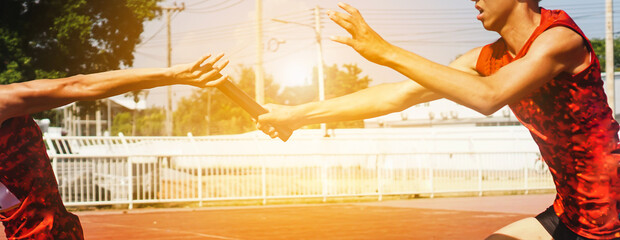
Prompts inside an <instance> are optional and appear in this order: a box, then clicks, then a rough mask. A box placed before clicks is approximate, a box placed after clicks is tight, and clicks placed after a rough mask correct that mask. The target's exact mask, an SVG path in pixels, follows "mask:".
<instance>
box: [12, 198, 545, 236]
mask: <svg viewBox="0 0 620 240" xmlns="http://www.w3.org/2000/svg"><path fill="white" fill-rule="evenodd" d="M553 198H554V195H551V194H544V195H527V196H494V197H468V198H436V199H414V200H396V201H383V202H366V203H343V204H312V205H278V206H254V207H217V208H199V209H150V210H140V209H138V210H130V211H122V210H116V211H97V212H78V213H76V214H77V215H78V216H80V219H81V221H82V225H83V227H84V235H85V238H86V239H91V240H94V239H106V240H107V239H154V240H157V239H184V240H185V239H225V240H228V239H467V240H469V239H484V237H486V236H487V235H488V234H490V233H492V232H493V231H495V230H497V229H498V228H500V227H502V226H504V225H506V224H508V223H511V222H513V221H516V220H519V219H521V218H524V217H529V216H534V215H536V214H538V213H539V212H541V211H543V210H544V209H545V208H547V207H548V206H550V205H551V203H552V201H553ZM0 229H2V227H0ZM2 230H3V229H2ZM0 239H2V240H4V239H5V238H4V236H0Z"/></svg>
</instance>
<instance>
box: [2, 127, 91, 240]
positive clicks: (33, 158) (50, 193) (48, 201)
mask: <svg viewBox="0 0 620 240" xmlns="http://www.w3.org/2000/svg"><path fill="white" fill-rule="evenodd" d="M0 149H1V152H0V176H1V177H0V182H1V183H2V185H3V186H5V187H6V190H5V191H0V199H8V197H9V196H14V197H15V198H16V199H17V200H18V201H13V202H12V203H10V204H6V205H3V203H8V202H0V221H2V223H3V224H4V228H5V229H4V231H5V233H6V235H7V237H8V238H9V239H83V238H84V237H83V234H82V227H81V225H80V221H79V220H78V218H77V216H75V215H73V214H71V213H69V212H67V210H66V209H65V207H64V205H63V204H62V200H61V199H60V195H59V194H58V185H57V183H56V178H55V177H54V172H53V171H52V166H51V165H50V160H49V158H48V156H47V153H46V150H45V145H44V143H43V139H42V138H41V131H40V130H39V127H38V126H37V125H36V123H35V122H34V121H33V120H32V118H30V117H29V116H22V117H15V118H11V119H8V120H6V121H5V122H4V123H3V124H2V126H1V127H0Z"/></svg>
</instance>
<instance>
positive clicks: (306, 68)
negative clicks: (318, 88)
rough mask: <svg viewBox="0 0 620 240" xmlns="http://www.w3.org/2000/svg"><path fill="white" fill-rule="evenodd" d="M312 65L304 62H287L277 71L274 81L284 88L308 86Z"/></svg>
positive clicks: (310, 79)
mask: <svg viewBox="0 0 620 240" xmlns="http://www.w3.org/2000/svg"><path fill="white" fill-rule="evenodd" d="M312 66H313V65H312V64H311V63H310V62H304V61H289V62H287V63H285V64H284V66H282V68H280V69H278V70H277V71H278V73H277V75H276V76H275V77H276V81H278V82H279V83H280V84H282V85H284V86H303V85H309V84H310V83H311V81H312Z"/></svg>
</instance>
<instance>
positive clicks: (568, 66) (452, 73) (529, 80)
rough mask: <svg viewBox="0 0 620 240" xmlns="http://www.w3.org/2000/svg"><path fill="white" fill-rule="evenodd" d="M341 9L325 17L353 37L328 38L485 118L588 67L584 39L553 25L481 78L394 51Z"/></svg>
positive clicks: (353, 12)
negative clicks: (523, 51)
mask: <svg viewBox="0 0 620 240" xmlns="http://www.w3.org/2000/svg"><path fill="white" fill-rule="evenodd" d="M339 6H340V7H341V8H343V9H344V10H345V11H346V12H347V13H348V14H347V13H340V12H334V11H330V12H328V15H329V16H330V18H331V19H332V20H333V21H334V22H336V23H337V24H338V25H340V26H341V27H343V28H344V29H345V30H347V31H348V32H349V33H350V34H351V37H333V38H332V40H334V41H336V42H340V43H343V44H346V45H349V46H351V47H353V48H354V49H355V50H356V51H357V52H358V53H360V54H361V55H362V56H363V57H365V58H366V59H368V60H370V61H372V62H375V63H377V64H381V65H385V66H387V67H390V68H392V69H395V70H396V71H398V72H400V73H402V74H403V75H405V76H407V77H408V78H410V79H411V80H413V81H415V82H417V83H418V84H420V85H421V86H423V87H425V88H426V89H428V90H430V91H433V92H436V93H437V94H440V95H441V96H443V97H445V98H447V99H450V100H452V101H454V102H456V103H459V104H461V105H464V106H466V107H469V108H471V109H473V110H476V111H478V112H480V113H482V114H485V115H488V114H492V113H493V112H495V111H497V110H499V109H500V108H501V107H503V106H504V105H506V104H509V103H511V102H514V101H516V100H518V99H521V98H522V97H524V96H525V95H527V94H528V93H531V92H532V91H533V90H535V89H537V88H538V87H540V86H542V85H543V84H544V83H545V82H547V81H549V80H551V79H552V78H554V77H555V76H557V75H558V74H560V73H562V72H567V73H575V72H578V71H579V70H580V69H583V68H585V67H587V66H588V65H589V63H590V62H589V56H590V55H589V52H588V50H587V48H586V47H585V45H584V40H583V38H582V37H581V36H580V35H579V34H577V33H575V32H573V31H572V30H570V29H568V28H564V27H556V28H552V29H550V30H547V31H545V32H544V33H543V34H541V35H540V36H539V37H538V38H537V39H536V40H535V41H534V43H533V44H532V46H531V48H530V51H529V53H528V54H527V55H526V56H524V57H523V58H520V59H518V60H516V61H514V62H512V63H511V64H509V65H507V66H505V67H503V68H501V69H500V70H499V71H498V72H496V73H495V74H493V75H491V76H487V77H483V76H480V75H476V74H471V73H467V72H464V71H458V70H456V69H453V68H449V67H446V66H443V65H440V64H437V63H434V62H431V61H429V60H427V59H424V58H423V57H420V56H419V55H417V54H414V53H411V52H408V51H406V50H404V49H401V48H398V47H396V46H394V45H392V44H390V43H388V42H387V41H385V40H384V39H383V38H381V36H379V35H378V34H377V33H376V32H375V31H374V30H372V29H371V28H370V27H369V26H368V24H367V23H366V22H365V21H364V19H363V18H362V16H361V14H360V13H359V11H358V10H357V9H355V8H353V7H351V6H350V5H347V4H340V5H339ZM558 39H561V41H558Z"/></svg>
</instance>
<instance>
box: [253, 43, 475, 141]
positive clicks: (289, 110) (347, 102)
mask: <svg viewBox="0 0 620 240" xmlns="http://www.w3.org/2000/svg"><path fill="white" fill-rule="evenodd" d="M479 54H480V48H476V49H473V50H471V51H469V52H467V53H465V54H463V55H462V56H460V57H459V58H457V59H456V60H455V61H453V62H452V63H451V64H450V67H451V68H453V69H456V70H459V71H464V72H467V73H469V74H478V73H477V72H476V71H475V70H474V67H475V63H476V60H477V59H478V55H479ZM440 98H443V96H442V95H441V94H437V93H435V92H433V91H430V90H428V89H426V88H424V87H422V86H421V85H420V84H418V83H416V82H414V81H409V80H405V81H402V82H396V83H385V84H380V85H377V86H373V87H369V88H366V89H363V90H360V91H358V92H355V93H351V94H348V95H345V96H341V97H337V98H333V99H329V100H326V101H322V102H311V103H307V104H302V105H298V106H282V105H274V104H268V105H267V106H266V107H267V108H268V110H269V113H266V114H263V115H260V116H259V117H258V124H257V127H258V128H259V129H261V130H263V131H264V132H265V133H267V134H269V135H271V136H272V137H275V136H277V135H275V132H274V131H273V129H270V127H269V125H271V124H277V125H283V126H287V127H289V128H290V129H293V130H294V129H297V128H300V127H302V126H304V125H309V124H315V123H324V122H336V121H349V120H358V119H367V118H372V117H378V116H381V115H385V114H388V113H392V112H398V111H402V110H404V109H406V108H408V107H411V106H413V105H416V104H420V103H425V102H430V101H433V100H436V99H440Z"/></svg>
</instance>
